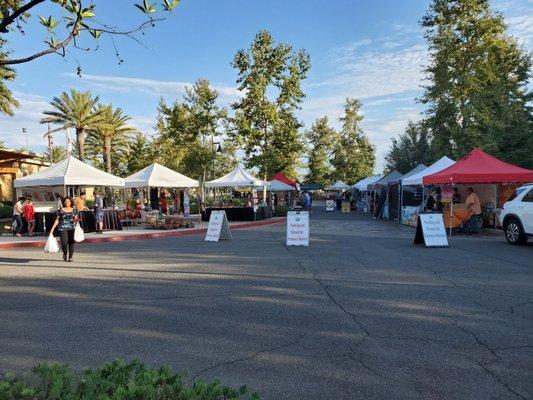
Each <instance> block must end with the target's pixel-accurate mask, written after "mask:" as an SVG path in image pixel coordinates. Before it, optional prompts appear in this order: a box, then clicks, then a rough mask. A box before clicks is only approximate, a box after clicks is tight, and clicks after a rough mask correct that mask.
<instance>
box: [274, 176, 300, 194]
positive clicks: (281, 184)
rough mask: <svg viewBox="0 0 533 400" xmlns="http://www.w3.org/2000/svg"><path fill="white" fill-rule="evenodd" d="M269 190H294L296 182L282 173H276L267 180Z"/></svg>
mask: <svg viewBox="0 0 533 400" xmlns="http://www.w3.org/2000/svg"><path fill="white" fill-rule="evenodd" d="M269 189H270V190H271V191H289V190H296V182H295V181H293V180H292V179H289V178H288V177H287V176H285V175H284V174H283V173H282V172H278V173H277V174H276V175H274V176H272V177H271V178H270V179H269Z"/></svg>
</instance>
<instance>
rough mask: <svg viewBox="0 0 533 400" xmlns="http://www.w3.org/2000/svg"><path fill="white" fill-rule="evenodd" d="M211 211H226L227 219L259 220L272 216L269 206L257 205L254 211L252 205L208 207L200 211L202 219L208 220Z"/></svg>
mask: <svg viewBox="0 0 533 400" xmlns="http://www.w3.org/2000/svg"><path fill="white" fill-rule="evenodd" d="M211 211H226V215H227V217H228V221H259V220H262V219H267V218H272V209H271V208H270V207H269V206H262V207H258V208H257V212H256V213H254V209H253V207H227V208H224V207H209V208H206V209H205V211H203V212H202V221H209V218H210V217H211Z"/></svg>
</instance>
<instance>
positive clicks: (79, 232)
mask: <svg viewBox="0 0 533 400" xmlns="http://www.w3.org/2000/svg"><path fill="white" fill-rule="evenodd" d="M84 240H85V234H84V233H83V229H82V228H81V226H80V224H76V228H74V241H75V242H83V241H84Z"/></svg>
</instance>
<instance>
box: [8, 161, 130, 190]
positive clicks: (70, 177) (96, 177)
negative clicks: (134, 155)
mask: <svg viewBox="0 0 533 400" xmlns="http://www.w3.org/2000/svg"><path fill="white" fill-rule="evenodd" d="M124 185H125V182H124V179H123V178H119V177H118V176H115V175H111V174H108V173H107V172H104V171H101V170H99V169H97V168H94V167H92V166H90V165H88V164H85V163H84V162H82V161H80V160H78V159H77V158H75V157H72V156H70V157H67V158H66V159H64V160H63V161H60V162H58V163H56V164H52V165H51V166H49V167H48V168H45V169H43V170H42V171H39V172H35V173H34V174H31V175H28V176H25V177H23V178H18V179H15V182H14V186H15V188H28V187H49V186H107V187H124Z"/></svg>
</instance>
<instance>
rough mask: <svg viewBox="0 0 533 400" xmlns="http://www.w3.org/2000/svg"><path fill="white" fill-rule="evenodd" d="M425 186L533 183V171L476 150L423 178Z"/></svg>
mask: <svg viewBox="0 0 533 400" xmlns="http://www.w3.org/2000/svg"><path fill="white" fill-rule="evenodd" d="M423 182H424V185H432V184H446V183H452V184H458V183H506V182H513V183H515V182H516V183H520V182H533V170H530V169H525V168H520V167H517V166H515V165H512V164H508V163H506V162H504V161H501V160H498V159H497V158H495V157H493V156H491V155H490V154H487V153H485V152H484V151H482V150H481V149H479V148H475V149H474V150H472V151H471V152H470V153H468V154H467V155H466V156H464V157H463V158H462V159H460V160H459V161H457V162H456V163H455V164H453V165H451V166H450V167H448V168H446V169H443V170H442V171H439V172H436V173H434V174H431V175H427V176H425V177H424V178H423Z"/></svg>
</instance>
